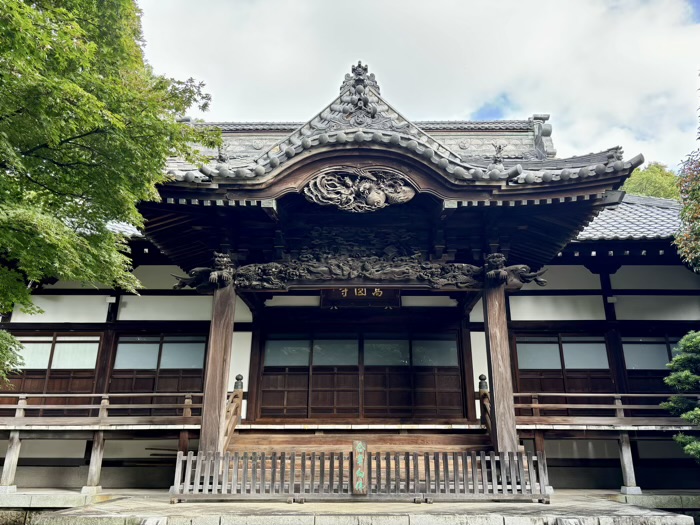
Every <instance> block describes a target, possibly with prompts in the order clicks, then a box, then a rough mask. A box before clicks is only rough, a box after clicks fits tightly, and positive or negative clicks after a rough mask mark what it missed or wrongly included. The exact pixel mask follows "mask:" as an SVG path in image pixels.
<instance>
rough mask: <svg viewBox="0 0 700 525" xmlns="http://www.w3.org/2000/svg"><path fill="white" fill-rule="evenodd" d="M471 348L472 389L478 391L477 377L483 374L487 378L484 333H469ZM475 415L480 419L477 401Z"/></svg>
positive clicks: (479, 408) (477, 401) (487, 366)
mask: <svg viewBox="0 0 700 525" xmlns="http://www.w3.org/2000/svg"><path fill="white" fill-rule="evenodd" d="M469 337H470V340H471V347H472V372H473V377H474V389H475V390H478V389H479V376H480V375H481V374H484V375H485V376H486V377H487V378H488V379H487V380H489V381H490V378H489V365H488V358H487V356H486V333H484V332H470V334H469ZM476 415H477V417H481V405H480V403H479V400H478V399H477V400H476Z"/></svg>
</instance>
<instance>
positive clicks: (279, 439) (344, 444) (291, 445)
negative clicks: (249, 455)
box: [227, 431, 491, 453]
mask: <svg viewBox="0 0 700 525" xmlns="http://www.w3.org/2000/svg"><path fill="white" fill-rule="evenodd" d="M353 441H365V442H366V443H367V450H369V451H371V452H398V451H401V452H404V451H406V452H408V451H410V452H418V453H424V452H438V451H439V452H471V451H481V450H490V449H491V442H490V439H489V436H488V435H486V434H484V433H450V434H435V433H415V434H398V433H386V434H379V433H371V434H369V433H362V432H357V433H354V432H344V433H337V432H334V433H324V434H315V433H301V432H299V433H284V434H282V433H270V432H264V433H263V432H254V431H250V432H245V433H243V432H241V433H239V434H236V435H234V436H233V439H232V440H231V444H230V446H229V448H228V449H227V450H228V451H229V452H249V451H256V452H266V453H271V452H283V451H284V452H311V451H313V452H349V451H350V450H351V449H352V442H353Z"/></svg>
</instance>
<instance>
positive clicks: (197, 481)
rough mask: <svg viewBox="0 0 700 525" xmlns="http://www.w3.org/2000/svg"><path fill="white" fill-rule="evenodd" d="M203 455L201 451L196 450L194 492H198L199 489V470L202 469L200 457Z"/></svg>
mask: <svg viewBox="0 0 700 525" xmlns="http://www.w3.org/2000/svg"><path fill="white" fill-rule="evenodd" d="M203 456H204V453H203V452H198V453H197V463H196V464H195V468H194V489H193V490H194V493H195V494H199V490H200V486H201V485H200V483H201V470H202V457H203Z"/></svg>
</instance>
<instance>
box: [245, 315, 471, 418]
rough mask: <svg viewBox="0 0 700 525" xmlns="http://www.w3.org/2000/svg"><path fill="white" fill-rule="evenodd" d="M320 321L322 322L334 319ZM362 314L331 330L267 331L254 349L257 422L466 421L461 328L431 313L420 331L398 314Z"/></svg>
mask: <svg viewBox="0 0 700 525" xmlns="http://www.w3.org/2000/svg"><path fill="white" fill-rule="evenodd" d="M290 310H291V309H290ZM368 310H369V309H368ZM433 310H435V309H433ZM439 310H443V309H439ZM450 310H454V309H450ZM325 314H326V315H324V313H323V312H321V315H320V317H321V318H323V317H328V316H329V315H333V313H331V312H325ZM336 314H337V312H336ZM365 314H366V315H361V314H359V313H357V312H355V313H354V315H352V316H351V318H350V319H348V320H347V321H346V322H345V323H343V324H340V325H339V324H335V325H333V326H332V329H330V328H329V327H328V326H327V325H326V323H324V322H323V321H322V320H316V322H312V321H311V320H309V319H308V317H307V319H306V320H301V319H300V320H299V322H296V323H295V322H290V319H289V317H288V316H287V315H285V318H286V319H285V322H284V323H280V324H279V325H276V324H272V325H271V326H270V327H269V329H268V330H267V331H266V333H265V334H264V335H263V336H262V337H261V341H260V344H259V348H258V349H257V351H258V353H259V363H260V369H259V375H258V377H259V390H258V396H257V398H258V406H257V407H255V408H256V409H257V410H255V412H254V413H255V416H256V418H259V419H262V420H265V419H291V418H294V419H299V418H306V419H333V420H338V419H349V420H357V419H372V420H375V421H376V420H378V419H400V420H404V421H405V420H448V419H449V420H454V419H461V420H463V419H468V418H469V415H468V411H467V407H468V406H470V404H471V405H473V403H474V394H473V392H471V390H473V388H472V385H469V386H467V384H466V381H465V377H466V376H467V375H469V376H470V377H471V374H472V372H471V359H470V357H469V355H468V354H467V355H465V352H468V348H465V344H464V343H465V341H464V339H465V338H464V337H463V334H462V331H461V330H460V328H459V324H458V323H457V324H449V325H445V323H444V322H442V323H440V322H438V321H437V319H439V318H440V317H442V318H443V319H444V318H445V316H444V315H443V316H440V314H437V313H434V312H427V313H426V319H424V322H423V323H418V324H416V323H412V322H411V319H413V318H414V315H409V314H402V313H401V312H387V314H385V315H381V314H371V313H370V312H365ZM450 314H451V316H452V317H454V315H455V314H454V313H453V312H450ZM367 315H370V316H374V317H376V318H375V319H374V322H371V321H370V319H369V318H368V317H367ZM377 318H379V319H377ZM433 318H434V319H435V323H433V326H429V325H430V323H429V321H430V319H433ZM380 320H381V321H380ZM319 321H320V322H319ZM426 321H428V322H427V323H426ZM292 325H294V326H296V327H297V329H296V330H294V329H292ZM411 325H413V328H411ZM252 373H253V371H251V374H252ZM249 417H250V413H249Z"/></svg>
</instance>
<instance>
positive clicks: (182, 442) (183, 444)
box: [177, 394, 192, 454]
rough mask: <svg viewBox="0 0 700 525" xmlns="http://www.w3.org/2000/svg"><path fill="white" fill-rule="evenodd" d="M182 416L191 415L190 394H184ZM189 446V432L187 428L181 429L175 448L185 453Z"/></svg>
mask: <svg viewBox="0 0 700 525" xmlns="http://www.w3.org/2000/svg"><path fill="white" fill-rule="evenodd" d="M182 417H192V394H185V406H184V407H182ZM189 448H190V433H189V431H188V430H181V431H180V437H179V439H178V445H177V449H178V450H179V451H180V452H182V453H183V454H187V451H188V450H189Z"/></svg>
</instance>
